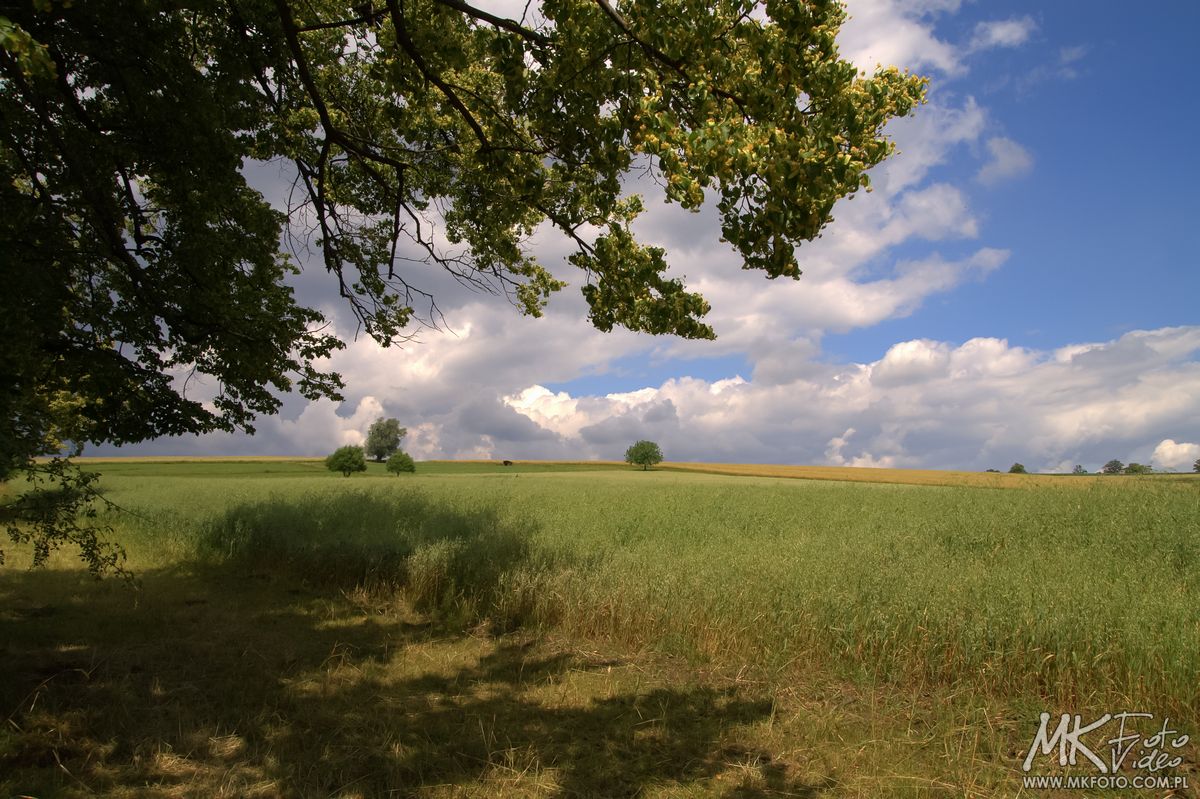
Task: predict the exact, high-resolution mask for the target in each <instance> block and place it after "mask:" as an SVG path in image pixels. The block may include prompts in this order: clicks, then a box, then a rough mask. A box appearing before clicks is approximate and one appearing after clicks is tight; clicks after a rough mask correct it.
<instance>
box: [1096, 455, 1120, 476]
mask: <svg viewBox="0 0 1200 799" xmlns="http://www.w3.org/2000/svg"><path fill="white" fill-rule="evenodd" d="M1123 471H1125V464H1123V463H1121V462H1120V461H1119V460H1117V459H1116V458H1113V459H1112V460H1111V461H1109V462H1108V463H1106V464H1104V468H1103V469H1101V470H1100V472H1101V473H1102V474H1120V473H1121V472H1123Z"/></svg>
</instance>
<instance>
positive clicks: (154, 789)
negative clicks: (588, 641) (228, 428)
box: [0, 497, 815, 797]
mask: <svg viewBox="0 0 1200 799" xmlns="http://www.w3.org/2000/svg"><path fill="white" fill-rule="evenodd" d="M379 501H380V502H382V503H384V504H383V505H378V506H372V505H371V504H370V503H369V502H366V501H364V500H363V499H362V498H361V497H360V498H358V500H357V501H356V502H355V503H350V504H347V505H345V506H340V505H338V504H337V503H333V505H331V506H329V507H323V508H316V507H315V506H314V507H304V506H303V504H302V503H301V504H300V505H297V506H288V507H281V506H277V505H272V504H270V503H266V504H262V505H256V506H251V507H243V508H238V509H235V510H233V511H231V512H230V514H228V515H227V516H226V517H224V518H223V519H222V520H220V521H219V522H218V523H216V524H214V526H213V529H212V530H210V531H209V538H208V539H207V544H206V546H208V547H209V549H210V551H211V553H219V556H218V555H217V554H211V555H210V556H209V557H203V558H198V559H197V560H196V561H195V562H192V563H188V564H184V565H181V566H179V567H176V568H172V569H165V570H159V571H154V572H148V573H144V574H142V575H141V576H142V580H143V590H142V591H141V592H140V593H137V594H135V593H133V592H132V591H130V590H129V589H128V588H126V587H125V586H124V585H122V584H119V583H116V582H113V581H106V582H95V581H93V580H91V579H89V578H88V577H87V576H86V575H85V574H83V573H81V572H74V571H34V572H22V573H13V572H11V571H10V572H5V573H2V574H0V715H3V716H4V717H5V719H3V720H2V721H3V722H4V723H3V727H2V729H0V795H3V796H7V795H11V794H22V793H24V794H28V795H32V796H39V797H46V796H84V795H94V794H95V793H101V794H104V795H112V796H205V797H210V796H211V797H217V796H228V797H243V796H264V797H273V796H281V797H326V796H344V797H351V796H360V797H367V796H409V795H523V796H527V795H528V796H532V795H538V796H556V797H558V796H561V797H567V796H611V797H621V796H636V795H640V794H642V793H644V792H646V791H647V790H652V789H657V788H662V787H669V786H689V785H690V786H699V785H700V784H706V785H708V790H707V791H706V792H707V793H710V795H730V796H743V797H751V796H760V795H761V796H766V795H773V794H774V792H776V791H783V790H786V791H788V792H789V793H788V795H805V794H806V793H812V792H813V791H815V789H813V788H808V787H806V786H805V785H803V784H800V783H796V782H795V781H792V780H790V779H789V778H788V775H787V773H786V771H785V770H784V769H782V767H780V766H773V765H771V764H770V762H769V761H770V758H769V756H767V755H765V753H754V752H751V753H749V755H748V754H747V752H746V751H745V750H741V749H738V748H737V747H736V746H734V745H733V744H732V743H731V742H732V741H734V740H735V739H736V737H737V730H738V729H739V728H741V727H743V726H744V725H749V724H753V723H755V722H758V721H761V720H763V719H765V718H766V717H768V716H769V715H770V713H771V707H772V706H771V702H770V700H769V699H767V698H765V697H763V696H751V697H747V696H742V695H741V694H739V693H738V692H737V691H734V690H718V689H715V688H713V687H708V686H704V685H695V684H692V683H691V681H690V680H685V681H683V682H682V683H681V682H679V681H676V682H672V681H670V680H669V679H662V678H654V677H653V676H651V677H649V678H646V679H645V680H644V681H643V678H642V677H641V676H639V677H638V678H637V680H635V681H634V683H633V684H630V681H629V680H628V679H615V678H610V675H612V673H613V671H612V670H613V668H614V665H616V666H617V672H618V674H622V673H624V672H623V671H622V669H621V667H620V664H614V663H613V662H612V661H609V660H603V659H600V658H598V657H592V656H587V655H583V654H580V653H579V652H577V651H575V650H573V649H570V648H565V649H564V648H563V647H560V646H556V645H554V644H553V643H550V642H547V641H545V640H543V639H541V638H537V637H532V636H531V635H530V634H523V635H508V636H502V637H500V638H492V637H483V636H478V635H471V634H468V633H466V632H464V628H463V627H462V625H461V624H459V623H457V621H455V620H453V619H450V618H448V617H447V616H446V615H444V614H443V615H441V616H438V617H437V618H438V619H439V620H438V621H431V620H430V618H429V617H428V616H425V615H417V614H416V613H415V612H413V611H411V610H409V609H408V607H407V606H406V605H401V604H397V603H395V602H391V601H389V600H388V599H387V598H386V597H385V596H384V595H382V594H381V593H380V592H378V591H375V592H369V591H363V590H361V589H360V588H358V586H360V585H361V583H362V581H363V580H364V579H366V580H368V581H370V580H375V581H376V582H378V581H379V580H380V579H382V575H387V576H388V579H396V580H409V579H411V578H412V577H413V571H414V567H413V565H412V562H413V561H414V559H417V558H419V557H421V553H422V552H428V551H430V550H431V549H432V550H434V551H438V552H445V553H448V554H446V555H445V557H444V558H442V560H441V561H439V563H440V564H441V565H440V566H439V567H438V568H444V569H445V579H446V580H447V581H450V583H449V584H450V585H451V588H449V589H446V590H451V591H457V592H459V593H460V594H461V593H463V592H468V593H470V592H473V594H474V595H476V596H484V595H485V594H486V592H487V591H488V590H490V587H491V586H494V582H489V581H492V580H494V579H495V578H496V575H499V574H501V573H503V572H504V570H506V569H512V568H517V567H520V566H521V565H522V564H523V563H524V561H525V560H526V559H527V558H528V549H527V544H526V543H525V542H527V540H528V534H529V531H527V530H525V531H522V530H520V529H514V528H512V527H506V526H505V525H504V524H502V523H501V522H500V519H499V516H498V515H496V514H494V513H491V512H483V511H481V512H479V513H476V514H467V515H461V516H451V515H447V514H442V513H437V512H435V511H433V510H432V509H430V508H428V507H427V506H418V505H415V504H413V503H412V502H409V501H405V502H399V503H397V502H391V501H385V500H379ZM385 506H386V507H385ZM371 513H375V514H377V516H376V518H377V519H384V520H385V521H387V520H390V522H391V523H392V525H393V526H392V532H393V534H395V536H396V540H397V541H398V542H399V543H398V544H396V546H395V548H393V549H391V550H389V549H388V547H387V546H386V537H383V536H380V535H379V534H378V532H376V531H373V530H370V529H367V528H365V527H364V528H362V529H356V528H355V524H356V520H363V519H366V518H367V516H369V515H370V514H371ZM339 514H340V515H341V517H342V518H344V519H345V520H346V521H347V524H346V525H345V526H344V527H340V528H337V532H338V533H339V534H340V535H341V538H340V539H338V541H339V543H338V545H336V546H327V545H323V544H322V543H321V542H322V541H323V540H329V538H328V536H329V535H330V534H332V532H333V531H332V528H331V527H330V525H332V524H333V520H334V519H336V518H337V516H338V515H339ZM430 557H431V558H432V556H430ZM432 560H437V559H436V558H432ZM422 568H425V567H422ZM429 568H430V569H432V567H429ZM455 569H459V570H462V571H459V572H456V571H455ZM442 588H443V589H445V588H446V586H442ZM439 595H444V591H443V593H442V594H439V593H438V591H437V590H433V589H431V592H430V593H429V594H428V596H429V598H430V601H431V603H432V604H433V605H435V606H438V603H437V602H436V601H434V600H435V599H436V597H437V596H439ZM748 758H749V759H757V760H759V761H762V762H764V763H766V764H767V765H766V766H764V767H763V768H762V770H761V773H762V774H763V775H764V777H765V779H766V782H765V783H764V784H765V786H766V787H767V788H768V789H770V792H769V793H764V792H763V791H762V790H761V789H760V788H758V787H750V786H748V785H742V786H740V787H738V786H734V787H733V788H730V789H728V790H732V791H733V793H724V794H722V789H721V788H720V784H718V783H719V781H716V782H712V783H711V784H710V783H709V782H708V781H710V780H712V778H714V777H717V776H718V775H721V774H724V773H725V772H727V771H728V770H729V768H730V762H731V761H734V760H743V761H744V760H746V759H748ZM724 784H728V783H724Z"/></svg>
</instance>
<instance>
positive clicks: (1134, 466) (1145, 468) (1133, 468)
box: [1125, 463, 1154, 474]
mask: <svg viewBox="0 0 1200 799" xmlns="http://www.w3.org/2000/svg"><path fill="white" fill-rule="evenodd" d="M1153 471H1154V469H1153V468H1152V467H1150V466H1149V465H1147V464H1144V463H1131V464H1129V465H1128V466H1126V467H1125V474H1150V473H1151V472H1153Z"/></svg>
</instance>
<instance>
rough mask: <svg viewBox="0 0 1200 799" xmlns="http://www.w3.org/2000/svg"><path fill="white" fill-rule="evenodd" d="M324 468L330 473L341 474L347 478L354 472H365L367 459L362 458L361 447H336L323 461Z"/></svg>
mask: <svg viewBox="0 0 1200 799" xmlns="http://www.w3.org/2000/svg"><path fill="white" fill-rule="evenodd" d="M325 468H326V469H328V470H329V471H331V472H341V473H342V475H343V476H345V477H349V476H350V475H351V474H353V473H354V472H365V471H366V470H367V459H366V458H365V457H363V450H362V447H356V446H354V445H347V446H344V447H338V448H337V449H336V450H334V452H333V453H332V454H331V455H329V457H327V458H326V459H325Z"/></svg>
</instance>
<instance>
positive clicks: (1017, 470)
mask: <svg viewBox="0 0 1200 799" xmlns="http://www.w3.org/2000/svg"><path fill="white" fill-rule="evenodd" d="M1008 473H1009V474H1029V472H1027V471H1025V467H1024V466H1023V465H1021V464H1019V463H1014V464H1013V465H1012V466H1009V467H1008Z"/></svg>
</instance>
